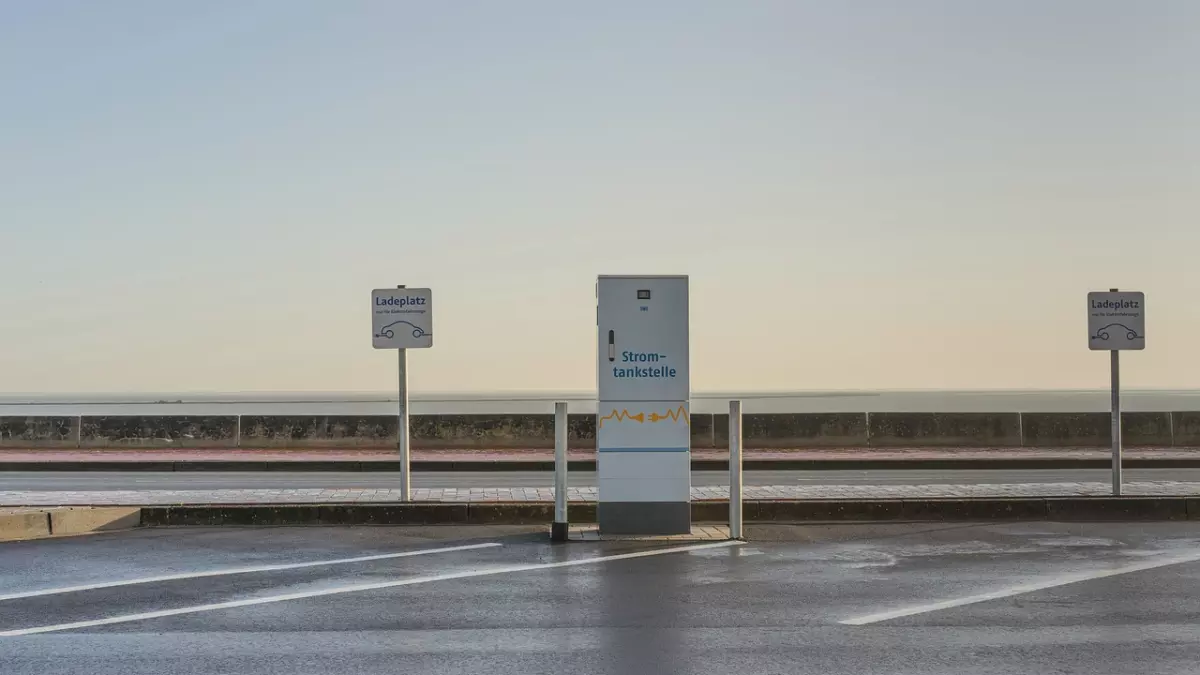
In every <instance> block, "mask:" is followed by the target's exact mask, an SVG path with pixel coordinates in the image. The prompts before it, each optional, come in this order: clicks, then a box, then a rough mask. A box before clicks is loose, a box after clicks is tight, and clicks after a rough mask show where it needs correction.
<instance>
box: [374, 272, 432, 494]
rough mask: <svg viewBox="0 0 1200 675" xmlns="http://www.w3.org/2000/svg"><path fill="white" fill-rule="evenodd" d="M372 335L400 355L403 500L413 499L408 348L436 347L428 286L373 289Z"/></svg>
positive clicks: (377, 344)
mask: <svg viewBox="0 0 1200 675" xmlns="http://www.w3.org/2000/svg"><path fill="white" fill-rule="evenodd" d="M371 335H372V342H371V344H372V346H373V347H375V348H376V349H395V350H396V352H397V354H398V355H399V356H398V357H397V365H398V370H399V373H398V375H399V377H398V387H397V393H398V395H399V396H398V399H399V405H398V407H397V410H396V412H397V427H396V436H397V439H398V440H397V446H398V450H399V455H400V457H399V459H400V501H404V502H407V501H409V499H410V494H411V488H412V471H411V466H410V462H409V459H410V445H409V433H408V427H409V415H408V350H409V349H423V348H428V347H432V346H433V297H432V294H431V293H430V291H429V289H428V288H407V287H405V286H403V285H400V286H396V288H395V289H391V288H377V289H375V290H374V291H372V292H371Z"/></svg>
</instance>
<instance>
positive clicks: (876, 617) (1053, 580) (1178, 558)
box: [838, 552, 1200, 626]
mask: <svg viewBox="0 0 1200 675" xmlns="http://www.w3.org/2000/svg"><path fill="white" fill-rule="evenodd" d="M1197 561H1200V552H1191V553H1186V554H1176V555H1163V556H1156V557H1155V558H1153V559H1150V560H1146V561H1144V562H1139V563H1133V564H1129V565H1120V566H1118V567H1109V568H1107V569H1098V570H1093V571H1090V572H1077V573H1074V574H1064V575H1061V576H1055V577H1050V578H1048V579H1044V580H1042V581H1034V582H1031V583H1028V584H1019V585H1016V586H1010V587H1008V588H1003V589H1000V590H998V591H991V592H988V593H979V594H978V595H968V596H966V597H963V598H956V599H954V600H942V601H940V602H931V603H928V604H923V605H913V606H910V607H902V608H900V609H893V610H889V611H887V612H878V613H876V614H865V615H863V616H855V617H851V618H849V619H842V620H841V621H838V623H840V624H843V625H846V626H865V625H867V624H872V623H879V622H881V621H890V620H891V619H898V618H900V617H903V616H914V615H916V614H927V613H929V612H939V611H941V610H943V609H952V608H954V607H962V606H964V605H975V604H978V603H981V602H989V601H991V600H1000V599H1002V598H1011V597H1013V596H1015V595H1024V594H1025V593H1033V592H1035V591H1042V590H1045V589H1047V588H1057V587H1059V586H1066V585H1068V584H1077V583H1079V582H1081V581H1091V580H1093V579H1104V578H1105V577H1115V576H1117V575H1120V574H1129V573H1131V572H1141V571H1143V570H1152V569H1156V568H1158V567H1168V566H1170V565H1181V564H1183V563H1190V562H1197Z"/></svg>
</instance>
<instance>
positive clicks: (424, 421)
mask: <svg viewBox="0 0 1200 675" xmlns="http://www.w3.org/2000/svg"><path fill="white" fill-rule="evenodd" d="M1121 419H1122V426H1123V431H1124V440H1125V444H1126V445H1128V446H1130V447H1137V446H1142V447H1164V448H1165V447H1200V412H1173V413H1172V412H1157V413H1156V412H1134V413H1123V414H1122V416H1121ZM690 422H691V429H692V446H693V447H695V448H724V447H726V446H727V444H728V442H729V439H728V434H729V417H728V415H709V414H694V415H692V416H691V420H690ZM742 423H743V438H744V440H745V445H746V447H748V448H904V447H912V448H920V447H926V448H928V447H960V448H962V447H968V448H969V447H980V448H985V447H987V448H1003V447H1014V448H1015V447H1027V448H1044V447H1104V446H1107V445H1108V444H1109V438H1110V428H1109V427H1110V425H1109V415H1108V414H1106V413H869V414H868V413H758V414H747V415H744V416H743V418H742ZM569 427H570V429H569V437H570V439H571V447H572V448H575V449H589V448H594V447H595V446H596V418H595V416H594V415H590V414H573V415H571V416H570V418H569ZM396 429H397V425H396V418H395V417H394V416H388V415H358V416H353V415H243V416H237V415H195V416H170V415H161V416H120V415H108V416H89V415H84V416H82V417H68V416H54V417H37V416H22V417H0V447H7V448H64V447H67V448H71V447H79V448H123V447H127V448H170V447H178V448H188V447H205V448H232V447H240V448H250V449H252V448H288V447H293V448H312V447H329V448H364V449H366V448H390V447H394V446H395V445H396ZM411 438H412V443H413V447H414V448H416V449H441V448H449V449H471V448H479V449H503V448H525V449H546V448H552V447H554V416H553V415H550V414H544V415H529V414H512V415H503V414H498V415H414V416H413V417H412V427H411Z"/></svg>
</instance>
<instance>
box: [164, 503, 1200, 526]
mask: <svg viewBox="0 0 1200 675" xmlns="http://www.w3.org/2000/svg"><path fill="white" fill-rule="evenodd" d="M728 514H729V505H728V503H727V502H723V501H698V502H693V503H692V521H693V522H723V521H725V520H726V519H727V517H728ZM570 515H571V522H572V523H594V522H595V521H596V504H595V503H594V502H587V503H582V504H571V510H570ZM743 516H744V518H745V520H746V522H751V523H782V522H879V521H909V522H913V521H922V522H925V521H980V520H1055V521H1130V520H1144V521H1158V520H1200V497H1020V498H1003V499H987V498H980V499H880V500H838V499H821V500H770V501H768V500H754V501H747V502H745V504H744V505H743ZM553 519H554V504H552V503H549V502H490V503H474V504H465V503H437V502H435V503H413V504H262V505H187V506H148V507H142V508H141V522H142V525H145V526H150V527H165V526H282V525H437V524H475V525H487V524H506V525H518V524H539V523H542V524H546V526H547V527H549V524H550V522H551V521H552V520H553Z"/></svg>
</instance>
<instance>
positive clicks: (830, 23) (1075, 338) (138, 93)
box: [0, 0, 1200, 392]
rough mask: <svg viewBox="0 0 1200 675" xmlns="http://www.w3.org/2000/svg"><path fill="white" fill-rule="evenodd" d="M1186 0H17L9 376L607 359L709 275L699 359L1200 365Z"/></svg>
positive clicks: (4, 293)
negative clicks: (407, 306)
mask: <svg viewBox="0 0 1200 675" xmlns="http://www.w3.org/2000/svg"><path fill="white" fill-rule="evenodd" d="M1197 36H1200V3H1197V2H1191V1H1188V0H1179V1H1167V0H1147V1H1145V2H1114V1H1109V0H1087V1H1085V0H1040V1H1033V0H1008V1H1004V2H959V1H955V0H940V1H934V0H906V1H905V2H894V1H892V0H865V1H862V2H853V3H842V2H833V1H828V2H803V1H800V0H788V1H780V2H767V1H763V2H728V1H724V0H722V1H708V0H686V1H685V0H677V1H675V0H672V1H656V2H606V3H570V2H550V1H545V2H527V1H520V0H518V1H514V2H490V1H479V2H445V3H436V2H402V1H400V0H396V1H387V0H378V1H373V2H366V1H357V2H356V1H349V0H344V1H338V2H329V1H326V0H237V1H231V0H218V1H214V2H203V3H183V2H161V1H157V0H154V1H151V0H137V1H134V0H106V1H105V2H89V1H59V2H9V3H3V4H0V83H3V85H2V86H3V89H2V91H3V93H2V94H0V102H2V105H0V230H2V236H0V391H4V392H77V391H78V392H82V391H102V392H109V391H111V392H118V391H121V392H123V391H191V390H208V391H243V390H390V389H392V388H394V386H395V360H396V359H395V354H394V353H393V352H382V351H375V350H372V349H371V335H370V314H369V311H368V302H369V300H368V298H369V295H370V292H371V289H372V288H376V287H387V286H395V285H396V284H400V283H404V284H408V285H410V286H429V287H431V288H433V293H434V302H435V307H436V309H435V313H436V319H435V320H436V327H435V328H436V331H435V333H436V339H435V347H434V348H433V349H431V350H425V351H423V352H419V353H414V354H413V355H412V356H411V358H410V363H411V381H412V385H413V388H414V390H426V391H459V390H508V389H586V388H590V387H592V386H594V383H595V360H594V359H595V356H594V351H595V337H594V336H595V325H594V323H595V321H594V316H595V315H594V296H593V290H594V284H595V277H596V275H597V274H636V273H647V274H689V275H691V293H692V336H693V338H692V340H693V341H692V384H693V388H694V389H697V390H701V389H707V390H712V389H726V390H728V389H753V390H763V389H841V388H868V389H879V388H970V389H982V388H1022V389H1024V388H1040V387H1053V388H1101V387H1105V386H1107V383H1108V366H1107V363H1108V359H1107V356H1106V355H1105V354H1102V353H1095V352H1090V351H1089V350H1088V349H1087V335H1086V294H1087V292H1088V291H1090V290H1105V289H1107V288H1109V287H1113V286H1116V287H1121V288H1123V289H1129V290H1140V291H1144V292H1145V293H1146V296H1147V309H1148V321H1147V349H1146V351H1145V352H1140V353H1134V354H1130V355H1128V357H1127V358H1126V359H1125V361H1124V364H1125V373H1124V380H1125V383H1126V386H1128V387H1200V369H1198V368H1196V367H1194V365H1193V362H1194V361H1195V359H1196V353H1197V352H1196V345H1197V340H1196V337H1197V336H1198V335H1200V272H1198V268H1200V265H1198V263H1197V253H1198V252H1200V123H1198V122H1197V121H1198V120H1200V78H1197V76H1196V68H1197V64H1200V40H1198V39H1197Z"/></svg>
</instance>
